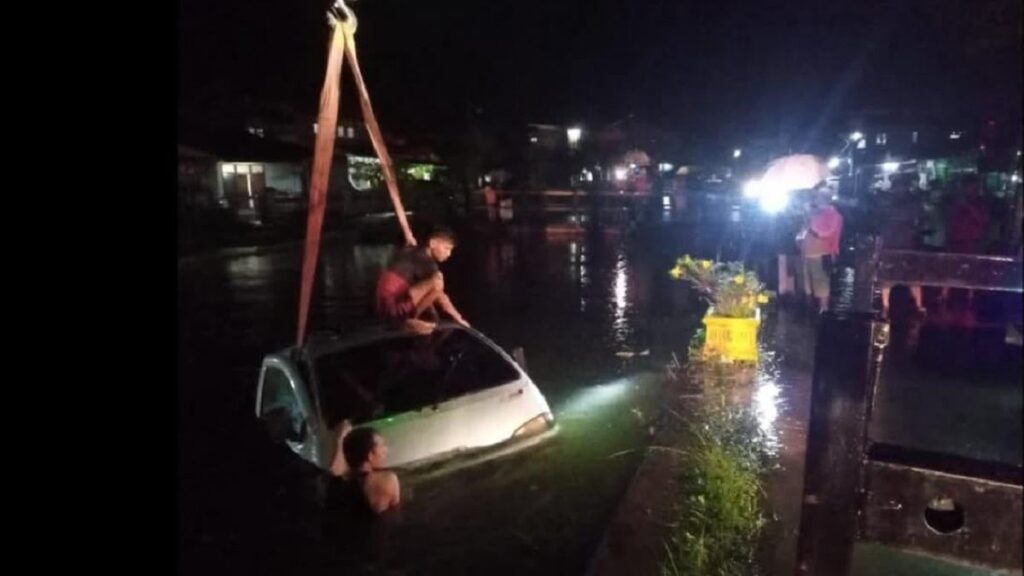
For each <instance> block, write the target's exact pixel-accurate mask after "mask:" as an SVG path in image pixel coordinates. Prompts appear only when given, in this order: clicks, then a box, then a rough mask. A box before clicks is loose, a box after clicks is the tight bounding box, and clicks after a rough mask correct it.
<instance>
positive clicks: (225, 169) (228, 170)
mask: <svg viewBox="0 0 1024 576" xmlns="http://www.w3.org/2000/svg"><path fill="white" fill-rule="evenodd" d="M220 171H221V173H222V174H224V175H225V176H227V175H228V174H234V173H235V165H234V164H224V165H223V166H221V167H220Z"/></svg>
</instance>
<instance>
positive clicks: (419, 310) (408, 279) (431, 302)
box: [376, 228, 469, 333]
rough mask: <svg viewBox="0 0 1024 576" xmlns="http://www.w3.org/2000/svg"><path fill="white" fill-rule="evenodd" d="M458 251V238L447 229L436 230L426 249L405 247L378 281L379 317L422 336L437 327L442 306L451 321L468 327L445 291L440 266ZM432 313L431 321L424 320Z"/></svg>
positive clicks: (422, 247)
mask: <svg viewBox="0 0 1024 576" xmlns="http://www.w3.org/2000/svg"><path fill="white" fill-rule="evenodd" d="M454 248H455V235H454V234H453V233H452V232H451V230H448V229H447V228H439V229H437V230H434V232H433V233H432V234H431V235H430V238H429V239H428V240H427V245H426V246H406V247H405V248H402V249H401V250H400V251H399V252H398V254H397V255H396V256H395V258H394V260H392V261H391V264H389V265H388V267H387V268H385V269H384V271H383V272H381V274H380V278H379V279H378V280H377V297H376V308H377V314H378V315H379V316H380V317H381V318H383V319H384V320H387V321H389V322H391V323H395V324H401V325H404V326H405V327H408V328H411V329H412V330H415V331H416V332H419V333H429V332H431V331H432V330H433V329H434V327H435V326H436V319H437V311H436V308H435V307H439V308H440V309H441V311H443V312H444V313H445V314H447V315H449V316H451V318H452V320H454V321H455V322H458V323H459V324H461V325H463V326H466V327H468V326H469V323H468V322H466V320H465V319H464V318H463V317H462V314H460V313H459V311H458V310H456V309H455V306H454V305H452V302H451V300H450V299H449V298H448V295H447V294H445V291H444V276H443V275H442V274H441V271H440V270H439V269H438V266H437V265H438V263H441V262H444V261H445V260H447V259H448V258H449V257H450V256H451V254H452V250H453V249H454ZM427 313H430V314H431V315H432V319H431V320H424V319H423V318H421V316H423V315H424V314H427Z"/></svg>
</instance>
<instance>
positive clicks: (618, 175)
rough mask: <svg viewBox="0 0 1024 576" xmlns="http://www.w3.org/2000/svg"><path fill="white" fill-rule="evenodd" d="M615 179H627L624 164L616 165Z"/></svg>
mask: <svg viewBox="0 0 1024 576" xmlns="http://www.w3.org/2000/svg"><path fill="white" fill-rule="evenodd" d="M615 179H616V180H625V179H626V169H625V168H623V167H622V166H616V167H615Z"/></svg>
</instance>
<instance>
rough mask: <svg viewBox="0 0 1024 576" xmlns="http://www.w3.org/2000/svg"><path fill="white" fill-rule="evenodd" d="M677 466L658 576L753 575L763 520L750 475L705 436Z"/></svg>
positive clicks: (752, 472)
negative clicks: (677, 491) (675, 495)
mask: <svg viewBox="0 0 1024 576" xmlns="http://www.w3.org/2000/svg"><path fill="white" fill-rule="evenodd" d="M686 460H687V462H685V463H684V465H683V470H684V472H683V474H682V476H681V482H680V488H681V491H682V494H681V496H682V507H681V517H680V519H679V523H678V524H677V525H676V527H675V533H674V535H673V537H672V539H671V541H670V542H668V543H666V545H665V547H666V553H667V554H666V559H665V561H664V562H663V563H662V569H661V572H662V574H663V575H664V576H698V575H700V576H734V575H740V574H752V573H753V572H754V571H755V570H756V566H755V563H754V561H755V557H754V555H755V550H756V548H757V546H756V543H757V538H758V535H759V534H760V530H761V527H762V525H763V524H764V518H763V516H762V514H761V504H760V501H761V486H760V483H759V481H758V477H757V473H756V472H755V470H753V469H751V468H749V467H747V466H745V465H743V464H742V463H741V462H740V461H739V459H737V458H736V457H735V455H733V454H730V453H729V451H728V450H727V449H726V448H725V447H724V446H723V445H721V444H719V443H717V442H716V441H714V440H713V439H711V438H709V437H707V436H705V435H700V434H698V435H697V449H696V450H693V451H691V452H690V457H689V458H687V459H686Z"/></svg>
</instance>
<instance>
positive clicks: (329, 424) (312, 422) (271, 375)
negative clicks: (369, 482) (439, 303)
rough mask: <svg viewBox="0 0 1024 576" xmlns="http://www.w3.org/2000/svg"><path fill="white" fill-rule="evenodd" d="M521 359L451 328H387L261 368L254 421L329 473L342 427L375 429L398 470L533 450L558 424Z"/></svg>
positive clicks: (290, 352)
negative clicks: (481, 453) (497, 450)
mask: <svg viewBox="0 0 1024 576" xmlns="http://www.w3.org/2000/svg"><path fill="white" fill-rule="evenodd" d="M517 355H518V351H517ZM519 358H520V361H519V362H516V361H515V360H513V359H512V358H511V357H510V356H509V355H508V354H506V353H505V352H504V351H503V350H502V349H501V348H499V347H498V346H497V345H496V344H494V343H493V342H491V341H490V340H489V339H488V338H486V337H485V336H483V335H482V334H480V333H479V332H477V331H475V330H472V329H466V328H462V327H460V326H458V325H456V324H448V323H445V324H441V325H440V326H438V328H437V329H436V330H435V331H434V332H433V333H432V334H430V335H428V336H422V335H416V334H413V333H411V332H407V331H394V330H391V331H389V330H384V329H383V328H381V329H374V330H370V331H367V332H363V333H360V334H356V335H353V336H350V337H345V338H330V339H319V340H314V341H311V342H309V343H307V344H306V345H305V346H303V347H302V348H296V347H292V348H288V349H286V350H283V351H281V352H278V353H276V354H271V355H268V356H267V357H266V358H265V359H264V360H263V366H262V369H261V371H260V378H259V385H258V389H257V393H256V416H257V417H258V418H260V419H261V420H263V421H264V422H265V423H266V424H267V426H268V428H269V429H270V431H271V436H272V438H273V439H274V440H275V441H280V442H284V443H285V444H287V446H288V447H289V448H290V449H291V450H292V451H293V452H295V453H296V454H298V455H299V456H300V457H302V458H303V459H305V460H307V461H309V462H311V463H313V464H314V465H316V466H317V467H319V468H321V469H325V470H326V469H329V468H330V465H331V460H332V458H333V456H334V453H335V450H337V445H336V444H337V434H336V429H337V427H338V425H339V424H340V423H341V421H342V420H345V419H348V420H350V421H351V422H352V423H353V425H354V426H355V427H357V428H358V427H360V426H364V425H365V426H372V427H374V428H376V429H377V430H378V431H379V432H380V433H381V435H382V436H383V437H384V439H385V440H386V441H387V444H388V465H389V466H391V467H395V468H411V467H415V466H419V465H422V464H426V463H430V462H435V461H437V460H440V459H444V458H447V457H450V456H453V455H455V454H459V453H463V452H466V451H470V450H476V449H483V448H490V447H495V446H498V445H502V446H504V445H505V444H512V445H518V444H520V443H523V444H526V443H532V442H529V441H528V440H527V439H530V440H538V439H542V438H543V437H546V436H547V434H546V433H547V432H549V431H553V430H554V428H555V426H554V419H553V418H552V415H551V409H550V408H549V407H548V403H547V400H545V399H544V396H543V395H542V394H541V392H540V390H539V389H538V388H537V386H536V385H535V384H534V383H533V381H532V380H530V377H529V376H528V375H527V374H526V372H525V371H524V370H523V368H522V367H521V364H522V363H523V361H522V357H521V356H519Z"/></svg>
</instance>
